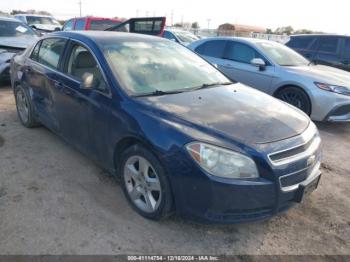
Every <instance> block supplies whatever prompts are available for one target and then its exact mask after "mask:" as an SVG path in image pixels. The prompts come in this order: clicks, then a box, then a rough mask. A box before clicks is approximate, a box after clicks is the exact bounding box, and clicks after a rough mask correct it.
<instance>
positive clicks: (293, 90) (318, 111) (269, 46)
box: [189, 37, 350, 122]
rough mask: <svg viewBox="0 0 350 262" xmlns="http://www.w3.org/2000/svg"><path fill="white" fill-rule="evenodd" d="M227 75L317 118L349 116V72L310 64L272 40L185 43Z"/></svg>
mask: <svg viewBox="0 0 350 262" xmlns="http://www.w3.org/2000/svg"><path fill="white" fill-rule="evenodd" d="M189 48H190V49H192V50H194V51H195V52H197V53H198V54H200V55H202V56H203V57H204V58H205V59H206V60H208V61H209V62H211V63H213V64H216V65H217V66H218V67H219V69H220V70H221V71H222V72H223V73H224V74H226V75H227V76H228V77H229V78H230V79H232V80H236V81H238V82H241V83H243V84H246V85H248V86H251V87H254V88H256V89H258V90H260V91H263V92H265V93H267V94H269V95H272V96H274V97H277V98H279V99H281V100H283V101H285V102H287V103H289V104H291V105H293V106H296V107H298V108H299V109H301V110H302V111H304V112H305V113H306V114H308V115H309V116H310V117H311V118H312V119H313V120H316V121H334V122H335V121H350V73H348V72H345V71H343V70H339V69H336V68H332V67H328V66H322V65H315V64H313V63H311V62H310V61H309V60H307V59H305V58H304V57H302V56H301V55H299V54H298V53H296V52H295V51H293V50H292V49H290V48H288V47H286V46H285V45H282V44H279V43H277V42H272V41H268V40H259V39H252V38H251V39H249V38H233V37H216V38H209V39H204V40H199V41H196V42H194V43H192V44H191V45H190V46H189Z"/></svg>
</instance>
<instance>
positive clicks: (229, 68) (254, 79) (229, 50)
mask: <svg viewBox="0 0 350 262" xmlns="http://www.w3.org/2000/svg"><path fill="white" fill-rule="evenodd" d="M254 58H261V59H263V60H264V61H265V63H266V64H267V66H266V67H265V69H264V70H261V69H259V67H257V66H254V65H252V64H251V61H252V59H254ZM224 60H225V62H224V63H223V64H221V65H220V69H221V71H223V72H224V74H226V75H227V76H228V77H230V78H232V79H234V80H236V81H238V82H241V83H243V84H245V85H248V86H251V87H254V88H256V89H259V90H261V91H263V92H266V93H269V92H270V87H271V83H272V79H273V77H274V67H273V66H271V65H270V64H269V62H268V61H267V60H266V59H264V58H263V56H261V55H260V54H259V53H258V52H257V51H256V50H255V49H253V48H252V47H250V46H248V45H246V44H243V43H238V42H235V41H228V43H227V47H226V52H225V54H224Z"/></svg>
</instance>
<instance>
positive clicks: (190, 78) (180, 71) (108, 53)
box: [102, 40, 229, 95]
mask: <svg viewBox="0 0 350 262" xmlns="http://www.w3.org/2000/svg"><path fill="white" fill-rule="evenodd" d="M102 49H103V51H104V54H105V57H106V59H107V61H108V64H109V65H110V67H111V69H112V71H113V73H114V75H115V78H116V79H117V80H118V81H120V83H121V84H122V87H124V88H125V89H126V91H127V92H128V93H129V94H131V95H142V94H147V93H149V94H151V93H154V92H156V91H163V92H176V91H181V92H183V91H186V90H193V89H194V88H198V87H201V86H203V84H209V85H210V84H214V83H227V82H228V81H229V80H228V79H227V78H226V77H225V76H223V75H222V74H221V73H220V72H219V71H218V70H217V69H216V68H215V67H213V66H212V65H210V64H209V63H208V62H206V61H205V60H204V59H202V58H201V57H199V56H198V55H196V54H195V53H193V52H192V51H190V50H188V49H187V48H185V47H183V46H181V45H179V44H176V43H172V42H168V41H155V40H152V41H149V42H138V41H125V42H119V43H108V44H104V45H103V46H102Z"/></svg>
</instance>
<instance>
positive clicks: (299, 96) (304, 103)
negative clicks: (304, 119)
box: [276, 86, 311, 116]
mask: <svg viewBox="0 0 350 262" xmlns="http://www.w3.org/2000/svg"><path fill="white" fill-rule="evenodd" d="M276 98H278V99H281V100H282V101H284V102H287V103H288V104H291V105H292V106H295V107H297V108H299V109H300V110H301V111H303V112H304V113H305V114H307V115H308V116H310V115H311V103H310V99H309V96H308V95H307V94H306V93H305V91H303V90H302V89H300V88H298V87H294V86H288V87H285V88H283V89H282V90H280V91H278V92H277V94H276Z"/></svg>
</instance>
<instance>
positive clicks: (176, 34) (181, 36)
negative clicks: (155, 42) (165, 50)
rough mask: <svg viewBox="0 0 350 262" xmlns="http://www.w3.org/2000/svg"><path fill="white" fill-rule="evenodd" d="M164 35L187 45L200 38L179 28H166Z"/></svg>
mask: <svg viewBox="0 0 350 262" xmlns="http://www.w3.org/2000/svg"><path fill="white" fill-rule="evenodd" d="M163 37H164V38H167V39H169V40H172V41H174V42H176V43H179V44H182V45H184V46H187V45H189V44H191V43H192V42H194V41H197V40H199V37H197V36H196V35H194V34H192V33H191V32H188V31H184V30H178V29H166V30H164V33H163Z"/></svg>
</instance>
